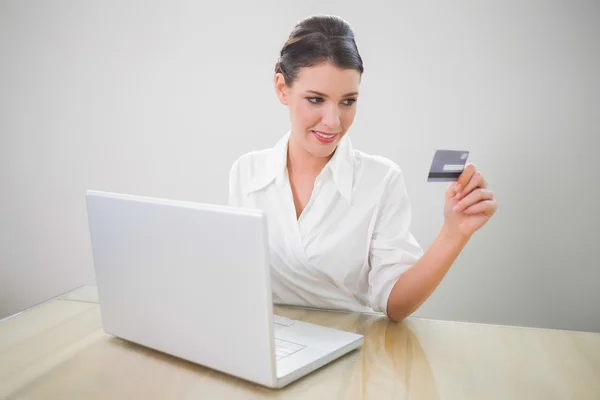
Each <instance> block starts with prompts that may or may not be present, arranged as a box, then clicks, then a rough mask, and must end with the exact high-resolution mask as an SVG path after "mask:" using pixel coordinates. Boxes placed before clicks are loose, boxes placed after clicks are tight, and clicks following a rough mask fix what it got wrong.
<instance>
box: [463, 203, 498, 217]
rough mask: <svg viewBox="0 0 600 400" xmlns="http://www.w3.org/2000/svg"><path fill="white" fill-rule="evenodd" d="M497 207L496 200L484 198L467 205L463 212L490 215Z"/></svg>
mask: <svg viewBox="0 0 600 400" xmlns="http://www.w3.org/2000/svg"><path fill="white" fill-rule="evenodd" d="M497 209H498V203H497V202H496V200H484V201H480V202H479V203H477V204H473V205H472V206H471V207H468V208H467V209H466V210H465V211H464V213H465V214H479V213H484V214H486V215H489V216H490V217H491V216H492V215H494V213H495V212H496V210H497Z"/></svg>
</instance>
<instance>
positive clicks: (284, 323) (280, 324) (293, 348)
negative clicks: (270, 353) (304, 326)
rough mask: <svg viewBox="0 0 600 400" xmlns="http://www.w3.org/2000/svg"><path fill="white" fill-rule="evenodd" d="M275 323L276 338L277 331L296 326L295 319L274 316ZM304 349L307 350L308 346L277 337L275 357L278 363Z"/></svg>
mask: <svg viewBox="0 0 600 400" xmlns="http://www.w3.org/2000/svg"><path fill="white" fill-rule="evenodd" d="M273 321H274V324H273V326H274V328H275V336H277V331H279V330H281V329H285V328H287V327H288V326H292V325H294V320H293V319H289V318H285V317H281V316H279V315H274V316H273ZM304 348H306V346H304V345H302V344H300V343H294V342H290V341H288V340H283V339H278V338H277V337H275V356H276V359H277V361H279V360H281V359H282V358H284V357H287V356H289V355H292V354H294V353H296V352H298V351H300V350H302V349H304Z"/></svg>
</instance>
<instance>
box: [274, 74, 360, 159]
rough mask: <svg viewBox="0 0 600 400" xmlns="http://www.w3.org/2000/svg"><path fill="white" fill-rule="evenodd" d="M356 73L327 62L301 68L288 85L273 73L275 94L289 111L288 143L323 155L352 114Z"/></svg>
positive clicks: (342, 132) (332, 147)
mask: <svg viewBox="0 0 600 400" xmlns="http://www.w3.org/2000/svg"><path fill="white" fill-rule="evenodd" d="M359 84H360V73H359V72H358V71H356V70H354V69H339V68H337V67H335V66H333V65H331V64H329V63H325V64H321V65H318V66H313V67H308V68H302V69H301V70H300V72H299V73H298V77H297V78H296V80H295V81H294V82H293V84H292V86H291V87H288V86H287V85H286V84H285V79H284V77H283V75H282V74H277V75H276V76H275V89H276V92H277V97H278V98H279V100H280V101H281V103H282V104H284V105H286V106H287V107H288V108H289V110H290V121H291V137H290V145H292V143H293V144H294V145H295V146H300V147H302V149H304V150H305V151H306V152H308V153H310V154H311V155H313V156H315V157H323V158H327V157H330V156H331V154H333V152H334V150H335V148H336V146H337V145H338V143H339V142H340V140H341V139H342V137H343V136H344V135H345V134H346V132H347V131H348V129H349V128H350V126H351V125H352V122H353V121H354V117H355V115H356V102H357V99H358V87H359Z"/></svg>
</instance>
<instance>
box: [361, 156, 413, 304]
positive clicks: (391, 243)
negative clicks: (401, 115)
mask: <svg viewBox="0 0 600 400" xmlns="http://www.w3.org/2000/svg"><path fill="white" fill-rule="evenodd" d="M411 212H412V211H411V205H410V201H409V198H408V194H407V192H406V188H405V185H404V178H403V176H402V172H401V171H400V169H398V168H393V169H391V170H390V174H389V179H388V182H387V184H386V186H385V189H384V190H383V194H382V196H381V200H380V203H379V212H378V215H377V217H376V221H375V225H374V228H373V234H372V236H371V246H370V251H369V262H370V267H371V268H370V271H369V276H368V280H369V301H370V303H371V308H373V309H374V310H375V311H377V312H383V313H385V314H386V315H387V302H388V298H389V296H390V292H391V291H392V288H393V287H394V285H395V283H396V281H397V280H398V278H399V277H400V275H402V273H403V272H404V271H406V270H407V269H408V268H409V267H410V266H412V265H413V264H414V263H415V262H416V261H417V260H419V258H421V256H422V255H423V250H422V249H421V246H420V245H419V243H418V242H417V241H416V239H415V238H414V237H413V235H412V233H411V231H410V224H411V218H412V214H411Z"/></svg>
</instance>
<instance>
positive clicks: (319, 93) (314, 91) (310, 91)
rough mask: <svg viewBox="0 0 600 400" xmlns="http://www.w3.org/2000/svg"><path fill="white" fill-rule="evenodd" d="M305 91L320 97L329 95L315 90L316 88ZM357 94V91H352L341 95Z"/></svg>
mask: <svg viewBox="0 0 600 400" xmlns="http://www.w3.org/2000/svg"><path fill="white" fill-rule="evenodd" d="M307 92H309V93H314V94H316V95H317V96H321V97H329V96H327V95H326V94H325V93H321V92H317V91H316V90H307ZM357 94H358V92H352V93H346V94H345V95H343V96H342V97H350V96H356V95H357Z"/></svg>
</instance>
